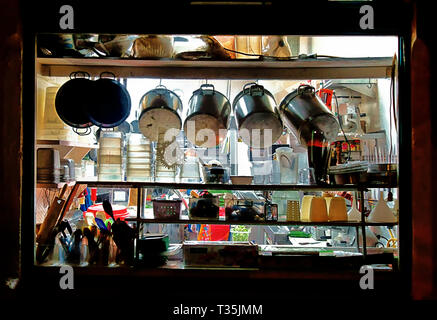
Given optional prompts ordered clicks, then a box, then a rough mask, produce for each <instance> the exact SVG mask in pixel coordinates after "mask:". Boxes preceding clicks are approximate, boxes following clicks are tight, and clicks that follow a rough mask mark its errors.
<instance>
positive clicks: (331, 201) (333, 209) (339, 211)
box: [325, 197, 348, 221]
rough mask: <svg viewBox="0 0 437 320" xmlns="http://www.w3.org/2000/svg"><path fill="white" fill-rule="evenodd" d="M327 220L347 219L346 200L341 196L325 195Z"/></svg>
mask: <svg viewBox="0 0 437 320" xmlns="http://www.w3.org/2000/svg"><path fill="white" fill-rule="evenodd" d="M325 201H326V206H327V208H328V219H329V221H348V216H347V208H346V200H345V199H344V198H343V197H325Z"/></svg>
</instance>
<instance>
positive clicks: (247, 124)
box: [233, 83, 283, 148]
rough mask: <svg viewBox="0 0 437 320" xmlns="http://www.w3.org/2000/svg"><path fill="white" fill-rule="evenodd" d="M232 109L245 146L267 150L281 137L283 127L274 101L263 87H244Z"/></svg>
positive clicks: (251, 85) (256, 85) (249, 85)
mask: <svg viewBox="0 0 437 320" xmlns="http://www.w3.org/2000/svg"><path fill="white" fill-rule="evenodd" d="M233 108H234V112H235V118H236V120H237V125H238V129H239V134H240V137H241V139H242V140H243V142H244V143H246V144H247V145H249V146H251V147H254V148H268V147H270V146H271V145H272V144H273V143H275V142H276V141H277V140H278V139H279V138H280V137H281V135H282V131H283V125H282V121H281V118H280V115H279V111H278V108H277V106H276V102H275V99H274V97H273V95H272V94H271V93H270V92H269V91H267V90H266V89H264V87H263V86H261V85H258V84H256V83H247V84H246V85H244V87H243V91H241V92H240V93H239V94H238V95H237V97H236V98H235V100H234V103H233ZM244 129H246V130H244Z"/></svg>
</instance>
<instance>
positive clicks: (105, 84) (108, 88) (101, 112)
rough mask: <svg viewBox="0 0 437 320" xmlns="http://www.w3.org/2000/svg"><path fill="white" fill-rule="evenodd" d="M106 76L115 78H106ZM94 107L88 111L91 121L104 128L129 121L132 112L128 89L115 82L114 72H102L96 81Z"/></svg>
mask: <svg viewBox="0 0 437 320" xmlns="http://www.w3.org/2000/svg"><path fill="white" fill-rule="evenodd" d="M104 74H109V75H112V76H113V78H112V79H110V78H104V77H103V75H104ZM92 94H93V95H92V96H93V97H95V98H94V99H91V100H92V106H91V108H89V109H88V114H89V119H90V121H91V122H92V123H93V124H94V125H96V126H98V127H102V128H113V127H117V126H119V125H120V124H121V123H123V121H125V120H126V119H127V117H128V116H129V114H130V110H131V98H130V95H129V92H128V91H127V89H126V87H125V86H124V85H122V84H121V83H120V82H118V81H117V80H115V75H114V74H113V73H112V72H102V73H101V74H100V78H99V79H98V80H96V81H94V85H93V93H92Z"/></svg>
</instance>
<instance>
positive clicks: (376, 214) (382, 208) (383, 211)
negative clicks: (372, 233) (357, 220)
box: [367, 191, 397, 223]
mask: <svg viewBox="0 0 437 320" xmlns="http://www.w3.org/2000/svg"><path fill="white" fill-rule="evenodd" d="M367 221H368V222H379V223H383V222H388V223H395V222H397V218H396V217H395V216H394V214H393V212H392V211H391V210H390V208H389V207H388V206H387V203H386V202H385V201H384V192H383V191H380V192H379V201H378V203H377V204H376V206H375V207H374V208H373V209H372V211H371V212H370V214H369V217H368V218H367Z"/></svg>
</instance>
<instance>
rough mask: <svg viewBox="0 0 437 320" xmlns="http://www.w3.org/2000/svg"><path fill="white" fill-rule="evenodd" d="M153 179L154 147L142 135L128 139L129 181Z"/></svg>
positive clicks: (127, 168)
mask: <svg viewBox="0 0 437 320" xmlns="http://www.w3.org/2000/svg"><path fill="white" fill-rule="evenodd" d="M151 177H152V146H151V143H150V141H149V140H148V139H146V138H145V137H144V136H143V135H142V134H140V133H131V134H129V137H128V145H127V158H126V180H127V181H150V180H151Z"/></svg>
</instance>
